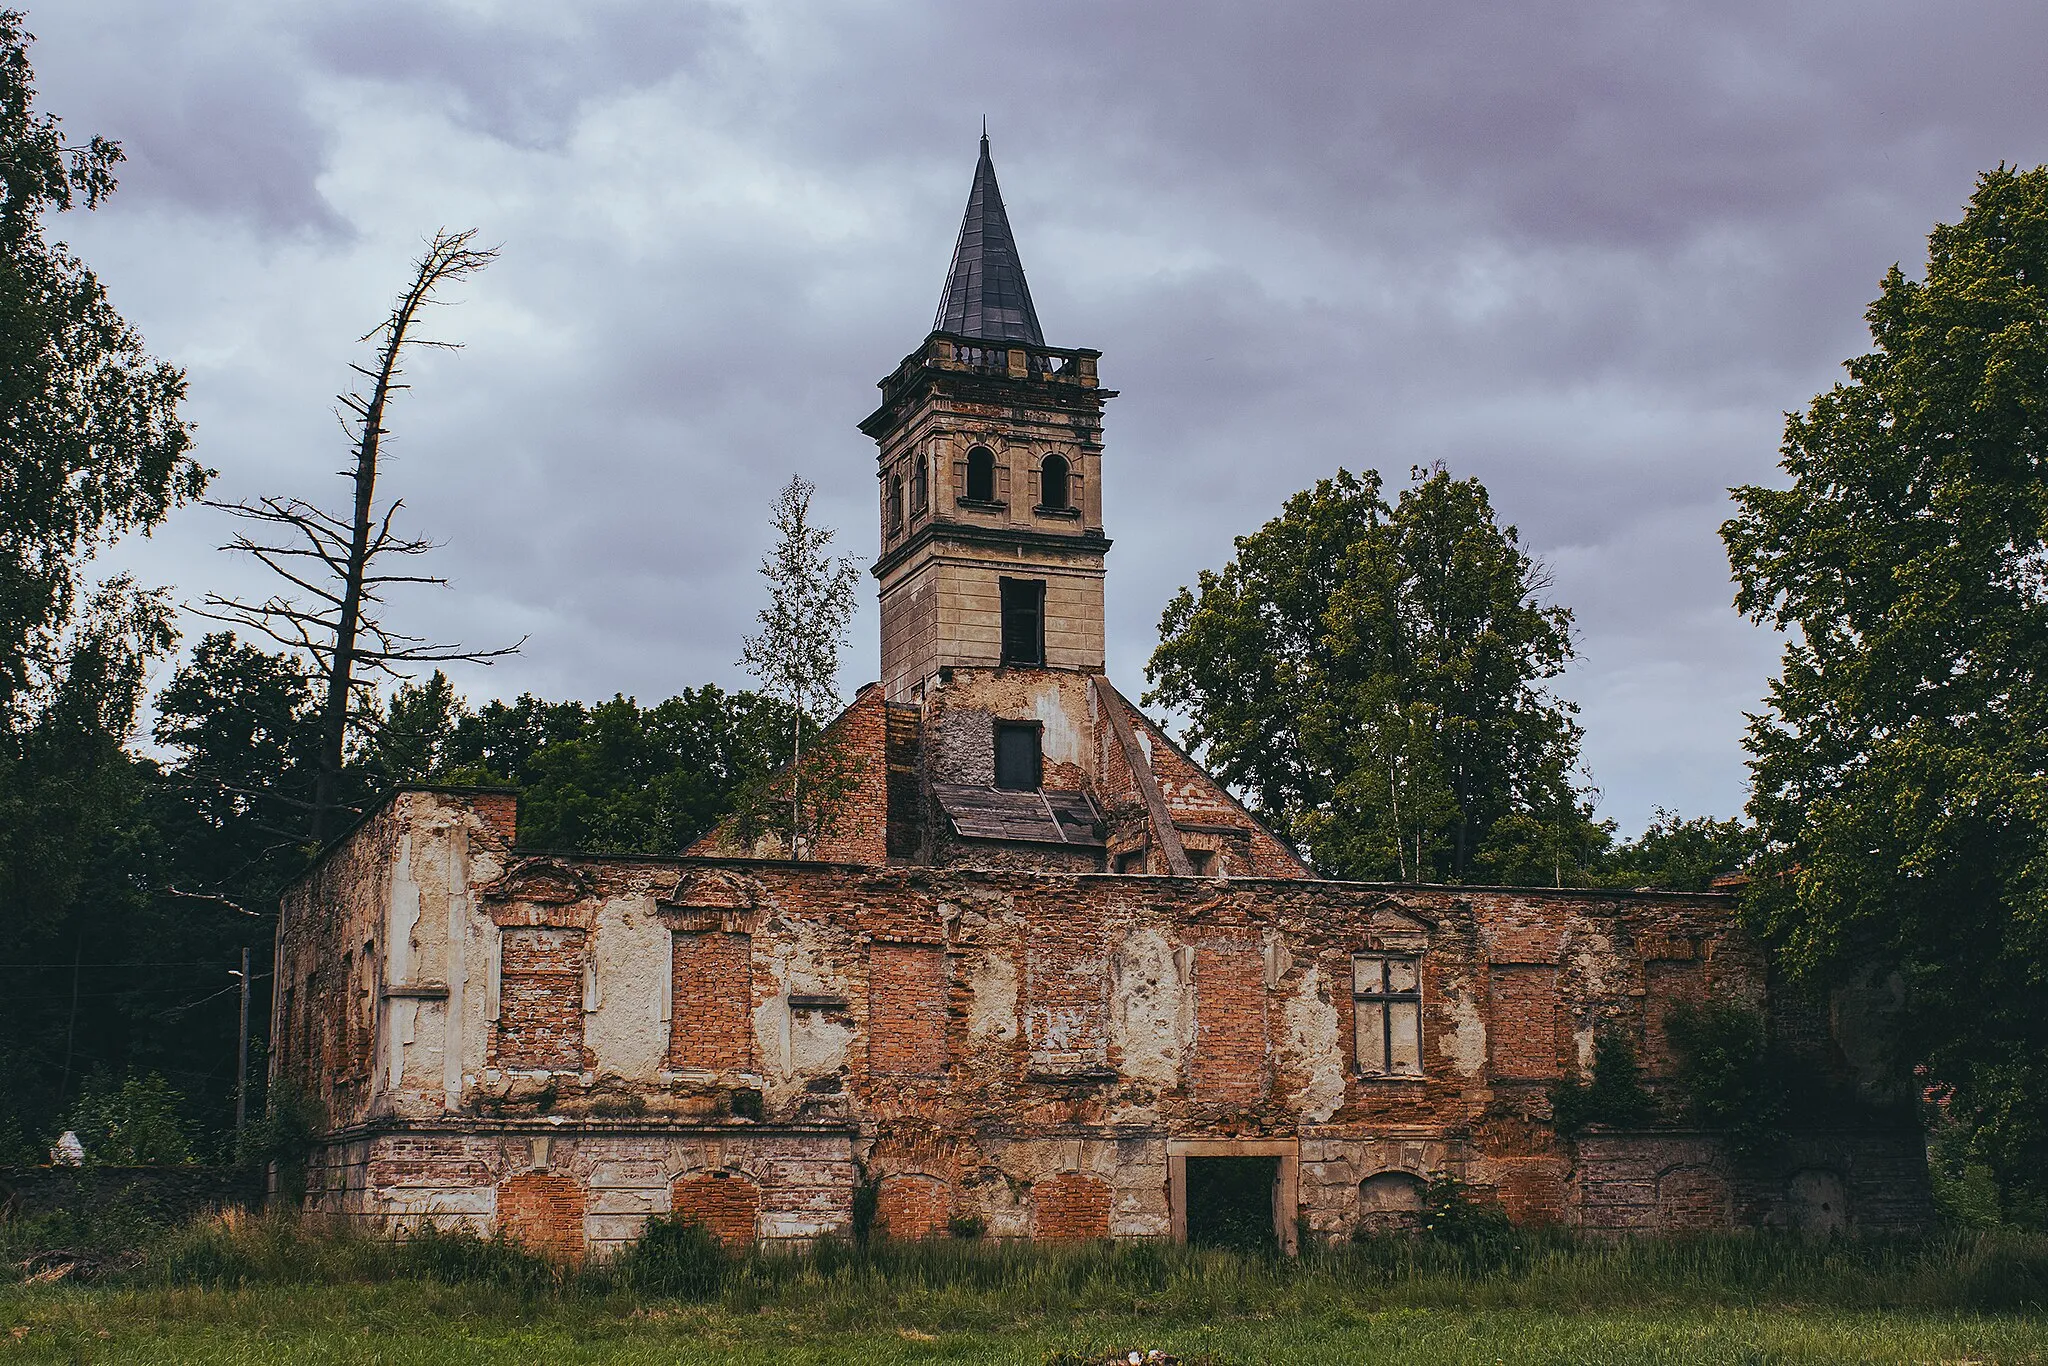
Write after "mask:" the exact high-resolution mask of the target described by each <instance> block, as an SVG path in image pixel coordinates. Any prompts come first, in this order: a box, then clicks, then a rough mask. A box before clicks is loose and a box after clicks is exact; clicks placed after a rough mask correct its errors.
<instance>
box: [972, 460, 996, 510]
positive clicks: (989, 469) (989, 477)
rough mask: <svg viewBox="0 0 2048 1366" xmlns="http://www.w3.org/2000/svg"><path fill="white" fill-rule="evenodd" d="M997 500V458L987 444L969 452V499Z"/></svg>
mask: <svg viewBox="0 0 2048 1366" xmlns="http://www.w3.org/2000/svg"><path fill="white" fill-rule="evenodd" d="M995 500H996V458H995V455H994V453H993V452H991V451H990V450H989V448H988V447H986V446H976V447H975V448H974V449H973V450H971V451H969V452H967V501H968V502H970V503H993V502H994V501H995Z"/></svg>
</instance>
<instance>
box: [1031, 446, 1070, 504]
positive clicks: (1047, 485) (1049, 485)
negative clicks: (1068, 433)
mask: <svg viewBox="0 0 2048 1366" xmlns="http://www.w3.org/2000/svg"><path fill="white" fill-rule="evenodd" d="M1055 460H1057V461H1058V462H1059V478H1058V481H1057V482H1058V484H1059V495H1060V496H1059V498H1058V500H1057V501H1055V500H1054V499H1053V497H1052V494H1053V484H1054V482H1055V481H1054V480H1053V478H1052V476H1051V474H1050V471H1051V469H1052V467H1053V462H1054V461H1055ZM1038 510H1039V511H1040V512H1072V511H1074V462H1073V461H1071V460H1069V459H1067V457H1065V456H1064V455H1061V454H1060V453H1059V452H1058V451H1051V452H1049V453H1047V455H1046V457H1045V458H1044V459H1043V460H1041V461H1039V462H1038Z"/></svg>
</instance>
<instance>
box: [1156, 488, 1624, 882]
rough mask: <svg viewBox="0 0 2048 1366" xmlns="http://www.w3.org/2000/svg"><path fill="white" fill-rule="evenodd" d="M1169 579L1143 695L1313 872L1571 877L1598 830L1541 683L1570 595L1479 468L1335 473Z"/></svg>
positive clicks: (1571, 750) (1574, 745) (1560, 651)
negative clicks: (1410, 475)
mask: <svg viewBox="0 0 2048 1366" xmlns="http://www.w3.org/2000/svg"><path fill="white" fill-rule="evenodd" d="M1236 546H1237V555H1236V557H1235V558H1234V559H1233V560H1232V561H1231V562H1230V563H1229V564H1228V565H1226V566H1225V567H1224V568H1223V569H1222V570H1221V571H1216V572H1209V571H1205V572H1204V573H1203V574H1202V576H1201V579H1200V582H1199V584H1198V586H1197V588H1196V589H1195V590H1194V591H1189V590H1187V589H1183V590H1182V591H1181V592H1180V593H1179V594H1178V595H1177V596H1176V597H1175V598H1174V599H1173V601H1172V602H1170V603H1169V604H1168V605H1167V608H1166V612H1165V615H1164V616H1163V617H1162V619H1161V621H1160V636H1161V641H1160V645H1159V648H1158V649H1157V650H1156V651H1154V653H1153V655H1152V659H1151V662H1150V663H1149V664H1148V665H1147V666H1146V676H1147V678H1148V679H1149V680H1150V681H1151V683H1152V685H1153V686H1152V690H1151V691H1150V692H1149V693H1147V694H1146V700H1147V701H1148V702H1157V703H1162V704H1164V705H1165V706H1167V707H1170V708H1173V709H1174V710H1176V711H1178V712H1180V713H1181V714H1182V715H1184V716H1186V717H1188V718H1189V726H1188V729H1187V733H1186V741H1187V743H1188V745H1189V747H1190V748H1191V749H1193V750H1194V751H1195V752H1197V753H1198V754H1200V755H1201V756H1202V757H1203V758H1204V759H1205V760H1206V761H1207V762H1208V763H1209V764H1210V765H1211V766H1212V767H1213V768H1214V769H1215V770H1216V771H1217V772H1218V773H1219V774H1220V775H1221V776H1222V777H1223V779H1224V780H1225V781H1226V782H1228V783H1230V784H1231V785H1232V786H1233V787H1235V788H1237V789H1238V790H1239V791H1241V792H1244V793H1246V794H1247V795H1248V796H1249V798H1250V800H1251V802H1252V804H1253V805H1254V807H1255V808H1256V809H1257V810H1258V812H1259V814H1260V816H1261V817H1262V818H1263V819H1265V820H1266V821H1268V822H1270V823H1271V824H1272V825H1273V826H1274V827H1275V828H1276V829H1278V830H1279V831H1280V832H1281V833H1282V834H1284V835H1286V836H1288V837H1290V838H1292V839H1294V840H1296V841H1298V842H1300V843H1302V844H1305V845H1306V846H1307V849H1308V852H1309V854H1310V856H1311V858H1312V859H1313V861H1314V862H1315V864H1316V866H1317V867H1318V868H1319V869H1321V870H1322V871H1323V872H1325V873H1328V874H1332V875H1336V876H1344V877H1358V878H1402V879H1411V880H1451V881H1461V880H1474V879H1479V880H1502V881H1521V882H1541V883H1549V882H1552V881H1557V882H1564V881H1572V882H1578V881H1582V880H1584V878H1585V877H1586V875H1587V872H1586V869H1587V865H1588V863H1589V862H1590V860H1591V858H1592V857H1593V856H1594V855H1595V854H1596V853H1597V852H1598V850H1599V849H1600V848H1601V847H1603V846H1604V845H1605V843H1606V840H1607V832H1606V831H1605V829H1604V828H1603V827H1600V826H1597V825H1595V824H1594V823H1593V822H1592V820H1591V818H1590V812H1589V809H1588V806H1587V803H1586V800H1585V798H1586V793H1585V791H1584V790H1583V788H1582V787H1581V785H1580V784H1579V783H1578V782H1577V781H1576V779H1575V777H1574V773H1575V769H1576V766H1577V762H1578V750H1579V739H1580V731H1579V727H1578V724H1577V722H1576V720H1575V719H1574V708H1573V707H1572V705H1571V704H1570V703H1568V702H1565V701H1563V700H1561V699H1559V698H1558V697H1557V696H1556V695H1555V694H1553V693H1552V692H1550V691H1549V689H1548V688H1547V687H1546V686H1545V683H1546V681H1547V680H1549V679H1551V678H1554V677H1555V676H1557V674H1558V673H1560V672H1561V671H1562V670H1563V668H1564V666H1565V665H1566V663H1567V662H1568V661H1569V660H1570V659H1571V658H1572V643H1571V613H1570V612H1569V611H1568V610H1566V609H1565V608H1563V607H1558V606H1554V605H1546V604H1545V603H1544V602H1543V601H1542V596H1543V592H1544V590H1545V588H1546V587H1547V586H1548V580H1547V578H1546V577H1545V575H1544V573H1543V570H1542V568H1541V566H1539V565H1538V564H1537V563H1536V562H1535V561H1534V560H1533V559H1532V558H1531V557H1530V556H1529V555H1528V554H1527V553H1526V552H1525V551H1524V550H1523V549H1522V548H1521V545H1520V543H1519V540H1518V538H1517V535H1516V532H1515V529H1514V528H1513V527H1512V526H1502V525H1500V523H1499V522H1497V521H1496V520H1495V517H1494V512H1493V507H1492V503H1491V501H1490V500H1489V499H1488V497H1487V493H1486V489H1485V488H1484V487H1483V486H1482V485H1481V484H1480V483H1479V481H1478V480H1476V479H1463V480H1460V479H1453V478H1452V477H1451V476H1450V475H1449V474H1448V473H1447V472H1445V471H1444V470H1443V469H1441V468H1436V469H1433V470H1430V471H1427V472H1424V471H1420V470H1418V471H1416V477H1415V481H1414V483H1413V484H1412V486H1411V487H1409V488H1408V489H1407V490H1405V491H1404V492H1403V493H1402V494H1401V496H1400V498H1399V499H1398V501H1396V502H1395V503H1393V504H1392V505H1389V504H1388V502H1387V501H1386V499H1385V497H1384V495H1383V493H1382V485H1381V480H1380V476H1379V475H1378V474H1376V473H1373V472H1367V473H1366V474H1364V475H1363V476H1359V475H1353V474H1351V473H1349V472H1347V471H1343V470H1340V471H1338V473H1337V475H1336V476H1335V477H1334V478H1331V479H1325V480H1322V481H1320V482H1319V483H1317V484H1316V486H1315V487H1314V488H1312V489H1309V490H1306V491H1305V492H1302V493H1298V494H1296V495H1295V496H1294V497H1292V498H1290V499H1289V500H1288V501H1287V504H1286V506H1285V507H1284V508H1283V509H1282V511H1281V514H1280V515H1279V516H1278V517H1276V518H1274V519H1273V520H1272V521H1270V522H1268V523H1267V524H1266V525H1265V526H1263V527H1261V528H1260V529H1259V530H1258V531H1256V532H1254V533H1252V534H1251V535H1249V536H1241V537H1239V538H1238V540H1237V543H1236Z"/></svg>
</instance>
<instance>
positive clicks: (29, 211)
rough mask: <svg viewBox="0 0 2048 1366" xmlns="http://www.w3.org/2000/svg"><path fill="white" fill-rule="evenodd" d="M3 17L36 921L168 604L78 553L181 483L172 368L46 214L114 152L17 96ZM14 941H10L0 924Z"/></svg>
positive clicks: (17, 670)
mask: <svg viewBox="0 0 2048 1366" xmlns="http://www.w3.org/2000/svg"><path fill="white" fill-rule="evenodd" d="M22 24H23V19H22V16H21V15H20V14H19V13H17V12H15V11H12V10H4V11H0V414H4V417H5V420H4V421H0V509H5V514H4V516H0V904H4V905H5V906H7V907H8V909H9V911H10V912H11V923H10V925H9V932H10V933H11V934H14V935H16V936H29V937H31V938H40V937H42V936H44V935H46V934H48V933H50V932H52V931H53V930H54V929H55V928H56V926H57V924H58V922H59V921H60V920H61V917H62V916H63V914H64V911H65V909H66V907H67V906H69V905H70V903H71V901H72V900H73V898H74V897H76V895H77V894H78V891H79V888H80V885H81V882H82V879H83V878H84V876H85V872H86V865H87V862H88V861H89V859H90V858H91V856H92V851H93V849H94V847H95V845H96V844H98V843H99V842H101V841H103V840H105V839H107V838H110V837H111V835H112V830H113V826H112V824H111V821H112V819H113V817H114V815H115V814H116V813H117V812H118V811H119V810H120V808H121V805H122V803H123V802H124V801H125V799H126V795H127V794H126V793H125V790H124V782H125V776H126V774H125V769H126V759H125V756H124V755H123V754H122V752H121V745H122V742H123V741H124V740H125V739H126V737H127V734H128V730H129V728H130V726H131V725H132V724H133V719H134V715H135V707H136V705H137V704H138V703H139V701H140V698H141V694H142V687H143V680H144V674H145V670H146V666H147V662H148V660H149V659H150V658H151V657H153V656H155V655H157V654H160V653H161V652H163V651H164V650H166V649H167V648H168V647H169V645H170V643H171V631H170V617H169V611H168V604H167V603H166V601H165V599H164V597H163V596H162V595H161V594H159V593H154V592H148V591H144V590H141V589H138V588H137V587H136V586H135V585H134V584H132V583H130V582H129V581H128V580H126V579H123V578H116V579H112V580H109V581H107V582H105V583H101V584H98V585H95V584H93V583H92V582H91V581H90V580H89V578H88V575H87V570H88V567H89V565H90V562H91V560H92V558H93V554H94V552H95V551H96V550H97V549H98V548H99V547H100V546H101V545H104V544H105V543H107V542H108V541H110V540H112V539H114V538H115V537H118V536H120V535H122V534H124V533H127V532H132V531H142V532H147V531H148V530H150V529H151V528H152V527H154V526H156V525H157V524H158V523H159V522H161V521H162V520H163V518H164V517H165V515H166V514H167V513H168V512H169V511H170V510H171V509H172V508H173V507H175V506H177V505H178V504H179V503H181V502H184V501H186V500H188V499H192V498H196V497H198V496H199V494H200V493H201V491H202V490H203V488H204V485H205V482H206V477H207V472H206V471H205V470H203V469H201V468H200V467H199V465H198V464H197V463H195V462H194V461H193V460H192V458H191V457H190V456H189V455H188V454H187V447H188V446H189V444H190V434H189V432H188V431H187V429H186V426H185V424H184V422H183V421H182V420H180V418H179V417H178V403H179V400H180V399H182V398H183V396H184V391H185V379H184V375H183V374H182V373H180V372H179V371H178V370H176V369H174V368H173V367H171V366H169V365H166V364H164V363H163V362H161V361H158V360H155V359H153V358H152V357H150V356H149V355H148V354H147V353H146V352H145V351H144V350H143V345H142V339H141V338H140V337H139V336H138V335H137V334H136V332H135V330H134V329H133V328H132V327H130V326H129V325H128V323H127V321H126V320H125V319H123V318H122V317H121V315H120V314H119V313H118V312H117V311H116V310H115V308H114V306H113V304H112V303H110V302H109V301H108V299H107V297H106V292H105V290H104V289H103V288H102V287H101V285H100V282H99V280H98V279H97V278H95V276H94V275H93V273H92V271H91V270H90V269H89V268H87V266H86V265H85V263H84V262H82V261H80V260H79V259H78V258H77V257H75V256H73V255H71V254H70V253H69V252H67V251H66V250H65V249H64V248H63V247H62V246H61V245H59V244H55V243H52V242H51V241H50V240H49V239H48V237H47V235H46V233H45V227H46V222H47V220H48V218H49V217H50V216H51V215H53V214H58V213H62V212H65V211H67V210H70V209H73V208H85V209H92V208H96V207H98V206H99V205H100V203H101V202H103V201H104V200H105V199H106V197H107V196H108V195H109V194H111V193H113V190H114V167H115V166H116V164H118V163H119V161H120V160H121V150H120V148H119V147H118V146H116V145H115V144H113V143H111V142H108V141H106V140H105V139H103V138H97V137H96V138H92V139H90V140H89V141H88V142H86V143H84V144H83V145H73V144H69V143H67V142H66V141H65V140H64V138H63V135H62V132H61V129H60V126H59V123H58V120H57V119H56V118H55V117H54V116H52V115H49V114H43V113H39V112H37V111H36V109H35V75H34V72H33V70H32V69H31V67H30V64H29V58H28V45H29V43H30V41H31V39H30V37H29V35H28V34H27V33H26V32H25V31H24V29H23V27H22ZM16 942H17V943H20V942H21V941H20V939H19V938H17V940H16Z"/></svg>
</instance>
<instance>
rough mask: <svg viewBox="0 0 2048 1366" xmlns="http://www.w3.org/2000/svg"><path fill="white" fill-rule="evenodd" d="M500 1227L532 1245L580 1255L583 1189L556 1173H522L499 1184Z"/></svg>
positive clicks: (502, 1230)
mask: <svg viewBox="0 0 2048 1366" xmlns="http://www.w3.org/2000/svg"><path fill="white" fill-rule="evenodd" d="M498 1230H499V1231H500V1232H501V1233H503V1234H504V1235H505V1236H506V1237H508V1238H512V1239H516V1240H517V1241H519V1242H522V1243H524V1244H526V1245H527V1246H528V1247H531V1248H536V1249H540V1250H545V1251H549V1252H563V1253H568V1254H570V1255H572V1256H580V1255H582V1252H583V1188H582V1187H581V1186H578V1185H577V1184H576V1182H575V1181H574V1180H573V1179H571V1178H570V1177H567V1176H563V1175H560V1174H559V1173H556V1172H522V1173H521V1174H520V1175H518V1176H514V1177H511V1178H510V1179H508V1180H506V1181H504V1182H503V1183H501V1184H500V1185H499V1187H498Z"/></svg>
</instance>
